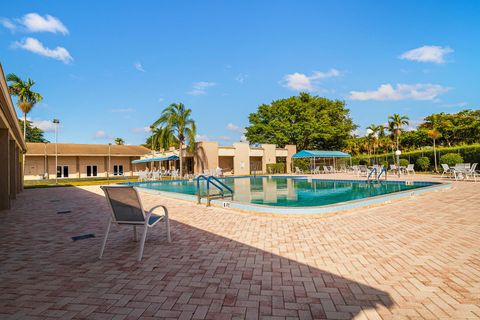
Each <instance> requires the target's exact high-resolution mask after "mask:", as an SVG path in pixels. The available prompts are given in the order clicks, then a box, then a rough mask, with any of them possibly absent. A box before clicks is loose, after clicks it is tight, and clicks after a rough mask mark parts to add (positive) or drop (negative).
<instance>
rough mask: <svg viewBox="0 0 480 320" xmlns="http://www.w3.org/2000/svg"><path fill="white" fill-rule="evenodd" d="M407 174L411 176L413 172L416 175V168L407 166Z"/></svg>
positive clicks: (410, 165)
mask: <svg viewBox="0 0 480 320" xmlns="http://www.w3.org/2000/svg"><path fill="white" fill-rule="evenodd" d="M405 172H406V173H407V174H409V173H410V172H413V174H415V168H414V166H413V164H409V165H407V167H406V168H405Z"/></svg>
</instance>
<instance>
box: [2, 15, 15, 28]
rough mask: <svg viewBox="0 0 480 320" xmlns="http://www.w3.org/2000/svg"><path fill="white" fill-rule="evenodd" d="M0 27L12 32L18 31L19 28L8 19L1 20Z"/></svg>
mask: <svg viewBox="0 0 480 320" xmlns="http://www.w3.org/2000/svg"><path fill="white" fill-rule="evenodd" d="M0 25H2V26H3V27H4V28H7V29H8V30H10V31H15V29H17V26H16V25H15V23H13V21H12V20H10V19H7V18H0Z"/></svg>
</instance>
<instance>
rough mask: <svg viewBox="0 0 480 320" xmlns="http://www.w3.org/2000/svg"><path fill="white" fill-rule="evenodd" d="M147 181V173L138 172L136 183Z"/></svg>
mask: <svg viewBox="0 0 480 320" xmlns="http://www.w3.org/2000/svg"><path fill="white" fill-rule="evenodd" d="M147 179H148V176H147V172H146V171H142V170H140V171H138V181H145V180H147Z"/></svg>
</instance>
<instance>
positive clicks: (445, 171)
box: [441, 163, 453, 178]
mask: <svg viewBox="0 0 480 320" xmlns="http://www.w3.org/2000/svg"><path fill="white" fill-rule="evenodd" d="M441 165H442V169H443V172H442V178H443V176H444V175H447V176H450V177H451V176H452V174H453V169H452V168H450V167H449V166H448V164H446V163H442V164H441Z"/></svg>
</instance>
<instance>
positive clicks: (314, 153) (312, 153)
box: [292, 150, 350, 159]
mask: <svg viewBox="0 0 480 320" xmlns="http://www.w3.org/2000/svg"><path fill="white" fill-rule="evenodd" d="M345 157H350V155H349V154H348V153H345V152H341V151H328V150H302V151H299V152H297V153H295V154H294V155H293V156H292V158H294V159H301V158H345Z"/></svg>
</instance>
